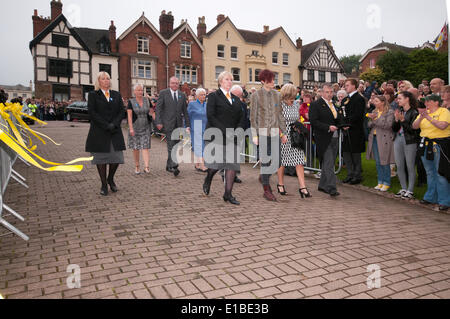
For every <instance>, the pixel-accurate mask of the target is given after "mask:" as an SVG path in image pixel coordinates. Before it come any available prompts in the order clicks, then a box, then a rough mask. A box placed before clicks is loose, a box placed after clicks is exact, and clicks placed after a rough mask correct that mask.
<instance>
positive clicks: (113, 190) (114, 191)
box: [106, 181, 119, 193]
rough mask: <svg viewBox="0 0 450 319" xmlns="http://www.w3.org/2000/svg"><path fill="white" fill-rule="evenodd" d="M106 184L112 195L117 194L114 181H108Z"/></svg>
mask: <svg viewBox="0 0 450 319" xmlns="http://www.w3.org/2000/svg"><path fill="white" fill-rule="evenodd" d="M108 184H109V187H110V188H111V191H112V192H113V193H117V192H118V191H119V189H118V188H117V185H116V183H114V181H108ZM106 189H108V188H106Z"/></svg>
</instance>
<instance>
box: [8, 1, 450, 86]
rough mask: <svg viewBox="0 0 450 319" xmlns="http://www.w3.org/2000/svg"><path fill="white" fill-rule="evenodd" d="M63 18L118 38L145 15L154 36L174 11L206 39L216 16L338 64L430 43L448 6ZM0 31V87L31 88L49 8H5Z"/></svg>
mask: <svg viewBox="0 0 450 319" xmlns="http://www.w3.org/2000/svg"><path fill="white" fill-rule="evenodd" d="M62 2H63V5H64V6H63V13H64V15H65V16H66V17H67V18H68V19H69V21H70V23H71V24H72V25H73V26H76V27H86V28H95V29H108V28H109V25H110V21H111V20H114V22H115V25H116V27H117V37H119V36H120V34H121V33H122V32H123V31H125V30H126V29H127V28H128V27H129V26H131V25H132V24H133V23H134V22H135V21H136V20H137V19H138V18H139V17H140V16H141V14H142V12H145V15H146V17H147V18H149V20H150V21H151V22H152V23H153V25H154V26H155V27H156V28H157V29H159V16H160V14H161V11H162V10H166V11H172V13H173V15H174V17H175V26H174V27H177V26H178V25H179V24H180V22H181V19H187V20H188V22H189V24H190V25H191V27H192V29H193V30H194V31H195V32H196V30H197V23H198V17H200V16H205V17H206V24H207V27H208V31H209V30H211V29H212V28H213V27H214V26H215V25H216V23H217V22H216V18H217V15H218V14H221V13H222V14H225V15H226V16H229V17H230V18H231V20H232V21H233V23H234V24H235V25H236V27H237V28H240V29H247V30H253V31H260V32H262V31H263V25H269V26H270V29H273V28H276V27H279V26H282V27H283V28H284V29H285V30H286V32H287V33H288V34H289V35H290V36H291V38H292V40H293V41H294V42H295V39H296V38H298V37H301V38H302V39H303V44H308V43H310V42H314V41H316V40H319V39H322V38H326V39H329V40H331V42H332V44H333V46H334V49H335V51H336V54H337V56H338V57H341V56H343V55H349V54H363V53H364V52H365V51H366V50H367V49H369V48H371V47H373V46H375V45H376V44H378V43H380V42H381V39H382V38H384V41H387V42H396V43H397V44H401V45H404V46H410V47H416V46H418V45H422V44H423V43H424V42H426V41H430V42H432V41H434V39H435V38H436V37H437V35H438V34H439V32H440V30H441V29H442V27H443V25H444V23H445V21H446V20H447V9H446V5H445V3H446V2H445V0H428V1H424V0H341V1H335V0H296V1H268V0H259V1H242V0H240V1H238V0H229V1H226V2H218V1H211V0H197V1H195V0H191V1H186V0H171V1H152V0H127V1H117V0H109V1H107V0H95V1H93V0H79V1H74V0H62ZM1 9H2V20H1V28H0V40H1V46H2V49H1V50H0V70H1V72H0V85H1V84H4V85H15V84H19V83H21V84H24V85H28V83H29V81H30V80H33V81H34V79H33V63H32V58H31V53H30V50H29V48H28V45H29V42H30V41H31V40H32V36H33V24H32V20H31V16H32V15H33V10H34V9H37V10H38V13H39V15H43V16H50V0H15V1H13V0H6V1H5V0H3V1H2V8H1Z"/></svg>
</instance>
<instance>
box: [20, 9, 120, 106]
mask: <svg viewBox="0 0 450 319" xmlns="http://www.w3.org/2000/svg"><path fill="white" fill-rule="evenodd" d="M50 5H51V17H50V18H43V17H42V16H41V17H40V16H38V14H37V10H34V15H33V17H32V19H33V37H34V38H33V40H32V41H31V42H30V46H29V47H30V50H31V54H32V56H33V63H34V82H35V96H36V98H48V99H54V100H59V101H63V100H64V101H66V100H83V99H86V97H87V94H88V93H89V92H90V91H92V90H93V89H94V83H95V80H96V79H95V78H96V75H97V74H98V72H99V71H106V72H108V73H109V74H110V75H111V80H112V81H111V85H112V89H114V90H118V89H119V69H118V59H119V57H118V55H117V53H115V52H114V51H115V50H114V47H113V46H111V42H113V43H114V42H115V39H116V34H115V32H116V28H115V26H114V23H113V22H112V21H111V26H110V28H109V30H99V29H88V28H74V27H72V26H71V25H70V23H69V22H68V21H67V18H66V17H65V16H64V14H63V13H62V3H61V2H60V1H55V0H54V1H52V2H51V4H50Z"/></svg>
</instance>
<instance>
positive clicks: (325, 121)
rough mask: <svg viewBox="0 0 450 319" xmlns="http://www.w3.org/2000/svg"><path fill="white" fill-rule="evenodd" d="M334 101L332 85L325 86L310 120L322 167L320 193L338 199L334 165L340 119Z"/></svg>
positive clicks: (310, 115) (310, 113) (310, 112)
mask: <svg viewBox="0 0 450 319" xmlns="http://www.w3.org/2000/svg"><path fill="white" fill-rule="evenodd" d="M332 99H333V89H332V87H331V85H329V84H325V85H324V86H323V93H322V97H321V98H320V99H318V100H317V101H315V102H313V103H311V106H310V108H309V120H310V122H311V126H312V131H313V135H314V140H315V142H316V147H317V154H318V156H319V160H320V163H321V167H322V172H321V174H320V182H319V191H321V192H324V193H326V194H329V195H330V196H331V197H336V196H339V192H338V191H337V189H336V174H335V173H334V164H335V162H336V156H337V152H338V146H339V141H338V140H339V135H338V131H339V129H338V125H339V123H340V119H339V114H338V110H337V109H336V107H335V105H334V103H333V101H332Z"/></svg>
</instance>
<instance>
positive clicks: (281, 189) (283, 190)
mask: <svg viewBox="0 0 450 319" xmlns="http://www.w3.org/2000/svg"><path fill="white" fill-rule="evenodd" d="M277 189H278V194H280V195H281V196H286V195H287V192H286V187H285V186H284V185H277Z"/></svg>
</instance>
